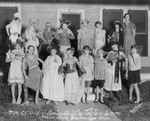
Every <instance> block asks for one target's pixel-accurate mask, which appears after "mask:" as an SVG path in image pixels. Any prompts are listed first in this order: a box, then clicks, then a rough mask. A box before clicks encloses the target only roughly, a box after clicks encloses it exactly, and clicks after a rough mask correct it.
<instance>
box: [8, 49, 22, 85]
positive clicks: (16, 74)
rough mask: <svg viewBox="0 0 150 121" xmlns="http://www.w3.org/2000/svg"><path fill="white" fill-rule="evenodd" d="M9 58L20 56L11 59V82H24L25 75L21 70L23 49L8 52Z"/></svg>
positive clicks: (9, 80) (9, 78)
mask: <svg viewBox="0 0 150 121" xmlns="http://www.w3.org/2000/svg"><path fill="white" fill-rule="evenodd" d="M6 55H7V58H14V57H15V56H20V59H15V60H13V61H11V64H10V68H9V74H8V82H9V83H10V84H11V83H20V84H23V83H24V76H23V73H22V70H21V65H22V58H23V56H24V52H23V49H19V50H16V49H15V50H12V51H8V52H7V53H6Z"/></svg>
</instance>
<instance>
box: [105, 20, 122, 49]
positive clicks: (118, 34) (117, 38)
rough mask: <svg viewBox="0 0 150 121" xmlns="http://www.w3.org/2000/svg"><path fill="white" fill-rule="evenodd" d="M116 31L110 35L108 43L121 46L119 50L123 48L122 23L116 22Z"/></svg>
mask: <svg viewBox="0 0 150 121" xmlns="http://www.w3.org/2000/svg"><path fill="white" fill-rule="evenodd" d="M114 27H115V28H114V30H112V31H111V33H110V34H109V35H108V42H109V44H110V45H112V43H114V42H116V43H117V44H118V46H119V49H120V48H122V47H123V32H122V25H121V23H120V21H115V22H114Z"/></svg>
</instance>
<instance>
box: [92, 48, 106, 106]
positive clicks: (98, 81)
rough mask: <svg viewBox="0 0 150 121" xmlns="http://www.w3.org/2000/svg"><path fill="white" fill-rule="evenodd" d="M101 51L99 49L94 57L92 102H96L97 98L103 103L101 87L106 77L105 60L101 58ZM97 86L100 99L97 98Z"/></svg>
mask: <svg viewBox="0 0 150 121" xmlns="http://www.w3.org/2000/svg"><path fill="white" fill-rule="evenodd" d="M103 53H104V52H103V50H102V49H99V50H98V51H97V53H96V58H95V68H94V78H95V86H96V99H95V101H94V103H97V102H98V101H99V100H100V102H101V103H104V101H103V95H104V94H103V90H104V88H103V87H104V83H105V77H106V66H107V60H106V59H105V58H103ZM99 88H100V91H101V98H100V99H99Z"/></svg>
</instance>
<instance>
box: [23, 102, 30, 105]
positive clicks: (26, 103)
mask: <svg viewBox="0 0 150 121" xmlns="http://www.w3.org/2000/svg"><path fill="white" fill-rule="evenodd" d="M28 104H29V101H25V102H24V103H22V104H21V105H28Z"/></svg>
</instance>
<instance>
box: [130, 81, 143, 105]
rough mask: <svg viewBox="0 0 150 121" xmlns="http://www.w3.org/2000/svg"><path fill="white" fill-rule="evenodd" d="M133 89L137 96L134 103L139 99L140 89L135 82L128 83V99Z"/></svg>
mask: <svg viewBox="0 0 150 121" xmlns="http://www.w3.org/2000/svg"><path fill="white" fill-rule="evenodd" d="M133 89H135V94H136V97H137V99H136V101H135V103H139V102H140V101H141V99H140V91H139V88H138V84H137V83H135V84H131V85H130V89H129V100H132V94H133Z"/></svg>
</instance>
